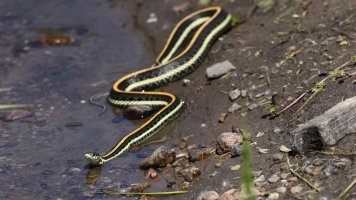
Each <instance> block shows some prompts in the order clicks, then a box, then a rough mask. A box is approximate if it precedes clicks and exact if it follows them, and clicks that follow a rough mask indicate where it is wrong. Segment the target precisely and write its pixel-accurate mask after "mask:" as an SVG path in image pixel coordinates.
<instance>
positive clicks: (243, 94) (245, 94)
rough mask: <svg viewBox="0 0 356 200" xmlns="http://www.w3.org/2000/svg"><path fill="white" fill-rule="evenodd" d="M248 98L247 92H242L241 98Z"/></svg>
mask: <svg viewBox="0 0 356 200" xmlns="http://www.w3.org/2000/svg"><path fill="white" fill-rule="evenodd" d="M246 96H247V90H241V97H243V98H245V97H246Z"/></svg>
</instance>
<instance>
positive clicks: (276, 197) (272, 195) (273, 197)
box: [267, 192, 279, 200]
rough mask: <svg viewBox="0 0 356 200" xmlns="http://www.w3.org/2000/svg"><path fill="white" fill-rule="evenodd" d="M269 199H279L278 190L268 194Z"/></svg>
mask: <svg viewBox="0 0 356 200" xmlns="http://www.w3.org/2000/svg"><path fill="white" fill-rule="evenodd" d="M267 199H269V200H276V199H279V194H278V193H277V192H273V193H270V194H269V195H268V198H267Z"/></svg>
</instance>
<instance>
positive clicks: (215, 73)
mask: <svg viewBox="0 0 356 200" xmlns="http://www.w3.org/2000/svg"><path fill="white" fill-rule="evenodd" d="M234 69H236V67H235V66H234V65H232V64H231V63H230V61H228V60H226V61H224V62H220V63H216V64H214V65H212V66H211V67H208V68H207V69H206V76H207V78H208V79H214V78H219V77H220V76H223V75H224V74H226V73H228V72H230V71H232V70H234Z"/></svg>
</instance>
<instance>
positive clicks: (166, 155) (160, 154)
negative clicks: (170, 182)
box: [140, 146, 176, 169]
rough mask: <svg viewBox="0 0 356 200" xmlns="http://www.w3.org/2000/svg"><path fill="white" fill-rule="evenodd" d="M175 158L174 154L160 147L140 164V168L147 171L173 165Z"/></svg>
mask: <svg viewBox="0 0 356 200" xmlns="http://www.w3.org/2000/svg"><path fill="white" fill-rule="evenodd" d="M175 158H176V157H175V153H174V152H172V151H171V150H169V149H168V148H167V147H164V146H161V147H159V148H158V149H156V150H155V151H154V152H153V153H152V154H151V155H150V156H149V157H147V158H145V159H144V160H143V161H142V162H141V163H140V168H141V169H149V168H157V167H165V166H166V165H167V164H171V163H173V161H174V160H175Z"/></svg>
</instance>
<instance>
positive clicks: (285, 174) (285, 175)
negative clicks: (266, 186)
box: [280, 172, 290, 179]
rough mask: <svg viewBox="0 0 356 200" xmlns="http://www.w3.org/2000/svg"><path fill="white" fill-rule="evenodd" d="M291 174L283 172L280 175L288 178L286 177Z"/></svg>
mask: <svg viewBox="0 0 356 200" xmlns="http://www.w3.org/2000/svg"><path fill="white" fill-rule="evenodd" d="M289 174H290V173H285V172H283V173H282V174H281V175H280V177H281V178H282V179H286V178H287V177H288V176H289Z"/></svg>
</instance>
